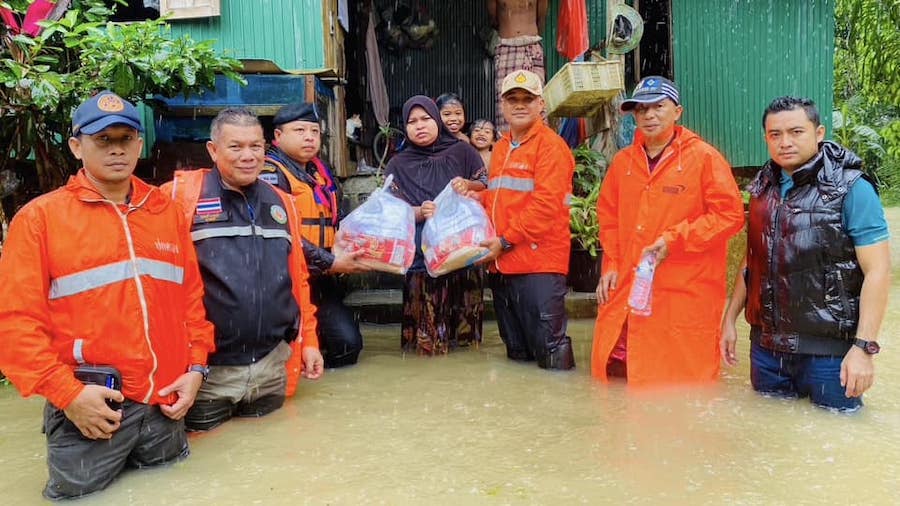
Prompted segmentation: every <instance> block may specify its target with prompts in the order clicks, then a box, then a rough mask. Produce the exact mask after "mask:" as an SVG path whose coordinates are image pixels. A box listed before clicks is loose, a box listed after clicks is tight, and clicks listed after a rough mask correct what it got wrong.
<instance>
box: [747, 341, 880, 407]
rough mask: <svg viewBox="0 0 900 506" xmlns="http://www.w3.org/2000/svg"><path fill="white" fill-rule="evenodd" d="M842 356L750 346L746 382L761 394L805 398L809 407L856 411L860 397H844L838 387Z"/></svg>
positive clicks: (843, 392)
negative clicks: (749, 382) (802, 353)
mask: <svg viewBox="0 0 900 506" xmlns="http://www.w3.org/2000/svg"><path fill="white" fill-rule="evenodd" d="M843 360H844V357H843V356H822V355H800V354H796V353H780V352H776V351H771V350H767V349H765V348H763V347H762V346H760V345H759V344H757V343H751V345H750V381H751V382H752V383H753V389H754V390H756V391H757V392H760V393H763V394H771V395H777V396H780V397H787V398H800V397H807V396H808V397H809V398H810V400H812V402H813V404H815V405H817V406H820V407H823V408H829V409H836V410H839V411H856V410H858V409H859V408H861V407H862V405H863V403H862V397H861V396H860V397H847V396H846V395H845V391H846V389H845V388H844V387H842V386H841V362H842V361H843Z"/></svg>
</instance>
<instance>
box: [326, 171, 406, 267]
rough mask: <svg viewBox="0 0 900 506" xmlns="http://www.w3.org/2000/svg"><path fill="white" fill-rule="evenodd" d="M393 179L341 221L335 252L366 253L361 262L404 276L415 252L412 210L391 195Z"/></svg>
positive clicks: (360, 259)
mask: <svg viewBox="0 0 900 506" xmlns="http://www.w3.org/2000/svg"><path fill="white" fill-rule="evenodd" d="M393 179H394V178H393V176H388V177H387V180H386V181H385V182H384V186H383V187H382V188H380V189H378V190H375V191H374V192H372V194H371V195H369V198H368V199H366V201H365V202H363V203H362V204H360V206H359V207H357V208H356V209H354V210H353V211H351V212H350V214H348V215H347V217H346V218H344V219H343V220H341V224H340V227H339V228H338V237H337V240H336V241H335V245H334V250H335V253H337V254H341V253H342V252H347V253H353V252H356V251H359V250H363V251H365V253H363V254H362V256H360V257H359V258H358V260H359V261H361V262H363V263H365V264H366V265H368V266H370V267H372V269H375V270H377V271H384V272H390V273H394V274H404V273H405V272H406V269H408V268H409V266H410V265H412V262H413V257H415V250H416V216H415V213H414V212H413V208H412V207H410V206H409V204H407V203H406V202H404V201H403V200H400V199H399V198H397V197H395V196H393V195H391V192H390V190H389V188H390V186H391V182H392V181H393Z"/></svg>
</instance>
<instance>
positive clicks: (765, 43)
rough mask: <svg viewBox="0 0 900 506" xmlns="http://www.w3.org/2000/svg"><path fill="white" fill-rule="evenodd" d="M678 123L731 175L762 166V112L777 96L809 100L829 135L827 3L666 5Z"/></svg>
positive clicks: (691, 0)
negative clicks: (721, 159) (680, 113)
mask: <svg viewBox="0 0 900 506" xmlns="http://www.w3.org/2000/svg"><path fill="white" fill-rule="evenodd" d="M672 4H673V6H672V8H673V13H672V22H673V35H674V46H675V47H674V55H675V58H674V60H675V81H676V82H677V83H678V85H679V87H680V88H681V96H682V101H683V105H684V117H683V120H682V123H683V124H684V125H686V126H687V127H688V128H691V129H692V130H695V131H696V132H697V133H699V134H700V135H701V136H703V137H704V138H705V139H706V140H707V141H709V142H710V143H712V144H713V145H715V146H716V147H717V148H718V149H719V150H720V151H722V153H724V154H725V156H726V158H728V160H729V161H730V162H731V164H732V165H733V166H735V167H745V166H756V165H761V164H762V163H763V162H765V160H766V159H767V158H768V154H767V152H766V148H765V143H764V142H763V132H762V126H761V117H762V112H763V110H764V109H765V107H766V106H767V105H768V103H769V102H770V101H771V100H772V99H773V98H775V97H778V96H781V95H800V96H807V97H810V98H812V99H813V100H814V101H815V102H816V103H817V104H818V106H819V110H820V112H821V113H822V118H823V121H824V122H826V126H828V128H829V132H830V124H831V109H832V103H833V91H832V90H833V83H834V53H833V51H834V0H817V1H780V0H673V1H672Z"/></svg>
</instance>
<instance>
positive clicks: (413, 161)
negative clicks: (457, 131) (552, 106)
mask: <svg viewBox="0 0 900 506" xmlns="http://www.w3.org/2000/svg"><path fill="white" fill-rule="evenodd" d="M403 123H404V125H405V127H406V137H407V139H408V140H409V143H408V145H407V148H406V149H404V150H403V151H401V152H400V153H398V154H396V155H395V156H394V157H393V158H391V161H390V162H389V163H388V165H387V170H386V173H385V175H393V176H394V182H393V185H392V186H391V190H392V191H393V192H394V194H395V195H397V196H398V197H400V198H402V199H403V200H405V201H406V202H408V203H409V204H410V205H411V206H413V209H415V211H416V258H415V260H414V261H413V264H412V266H411V267H410V268H409V270H408V271H407V274H406V283H405V284H404V287H403V323H402V327H401V335H400V343H401V346H402V347H403V349H404V351H409V352H412V351H415V352H417V353H419V354H423V355H437V354H444V353H447V352H448V351H450V350H451V349H453V348H456V347H458V346H468V345H470V344H474V345H477V344H478V343H480V342H481V326H482V319H483V317H484V300H483V298H482V287H483V284H484V283H483V275H482V270H481V268H480V267H469V268H466V269H460V270H458V271H454V272H451V273H449V274H446V275H444V276H441V277H438V278H432V277H430V276H429V275H428V273H427V272H426V270H425V258H424V255H423V254H422V248H421V247H422V226H423V224H424V222H425V219H427V218H429V217H431V215H432V214H434V211H435V206H434V202H432V200H434V198H435V197H437V195H438V194H439V193H440V192H441V190H443V189H444V187H446V186H447V183H449V182H451V181H452V182H453V188H454V189H455V190H456V191H457V192H459V193H465V192H467V191H470V190H471V191H481V190H483V189H484V188H485V187H486V183H487V168H486V167H484V163H483V162H482V160H481V156H479V155H478V152H477V151H475V149H474V148H473V147H472V146H470V145H469V144H467V143H465V142H462V141H460V140H459V139H457V138H455V137H454V136H453V134H452V133H450V131H449V130H448V129H447V127H446V126H444V123H443V122H442V121H441V117H440V114H439V113H438V108H437V106H436V105H435V103H434V101H432V100H431V99H430V98H428V97H425V96H422V95H416V96H414V97H412V98H410V99H409V100H407V101H406V103H405V104H404V105H403Z"/></svg>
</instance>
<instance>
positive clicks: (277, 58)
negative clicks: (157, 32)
mask: <svg viewBox="0 0 900 506" xmlns="http://www.w3.org/2000/svg"><path fill="white" fill-rule="evenodd" d="M322 9H323V6H322V0H223V1H222V15H221V16H218V17H212V18H197V19H188V20H173V21H171V25H172V34H173V36H175V37H178V36H180V35H181V34H185V33H186V34H189V35H190V36H191V37H192V38H193V39H194V40H215V41H216V49H219V50H222V51H226V52H228V54H229V56H232V57H234V58H241V59H258V60H270V61H272V62H274V63H275V64H276V65H277V66H278V68H280V69H281V70H284V71H305V72H308V71H313V70H317V69H322V68H324V67H325V47H324V44H325V43H324V41H325V36H324V27H323V23H322V19H323V10H322Z"/></svg>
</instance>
